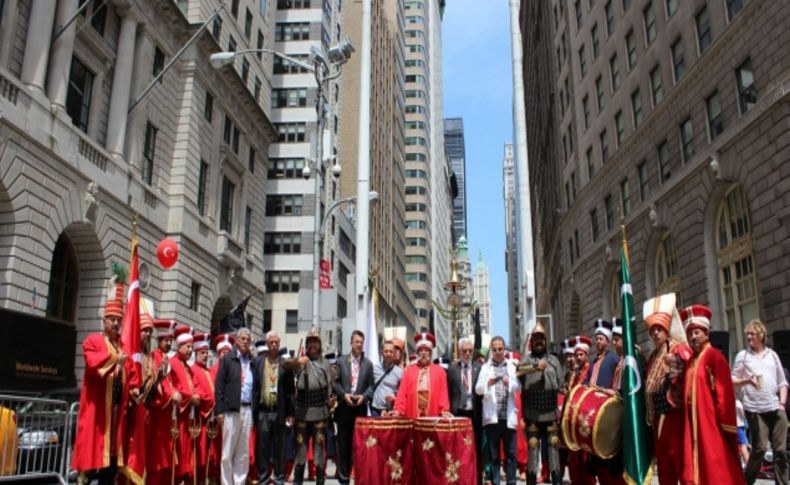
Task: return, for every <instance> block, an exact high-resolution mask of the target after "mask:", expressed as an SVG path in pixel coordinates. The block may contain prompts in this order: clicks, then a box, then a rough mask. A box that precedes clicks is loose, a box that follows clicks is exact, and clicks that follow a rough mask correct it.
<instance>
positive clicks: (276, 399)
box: [254, 331, 294, 485]
mask: <svg viewBox="0 0 790 485" xmlns="http://www.w3.org/2000/svg"><path fill="white" fill-rule="evenodd" d="M266 346H267V351H266V353H265V354H261V355H259V356H258V358H257V359H256V360H255V364H254V365H255V373H256V374H257V376H258V379H257V380H256V384H257V385H256V387H255V402H257V403H258V406H257V415H256V425H257V431H258V435H257V438H256V445H255V464H256V466H257V468H258V483H262V484H268V483H269V480H270V479H271V478H273V479H274V483H275V484H276V485H282V484H284V483H285V444H284V442H283V438H284V437H285V435H286V434H287V433H288V429H289V428H290V427H291V426H293V421H294V401H293V394H294V376H293V372H291V371H290V370H287V369H285V367H284V366H283V365H282V364H283V358H282V357H281V356H280V335H279V334H277V332H275V331H270V332H269V333H267V334H266ZM270 465H271V466H272V467H273V469H274V473H273V477H272V474H270V473H269V466H270Z"/></svg>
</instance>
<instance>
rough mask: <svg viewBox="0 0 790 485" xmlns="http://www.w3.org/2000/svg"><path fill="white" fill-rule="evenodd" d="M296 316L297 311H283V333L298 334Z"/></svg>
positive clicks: (297, 318)
mask: <svg viewBox="0 0 790 485" xmlns="http://www.w3.org/2000/svg"><path fill="white" fill-rule="evenodd" d="M298 315H299V311H298V310H285V333H299V316H298Z"/></svg>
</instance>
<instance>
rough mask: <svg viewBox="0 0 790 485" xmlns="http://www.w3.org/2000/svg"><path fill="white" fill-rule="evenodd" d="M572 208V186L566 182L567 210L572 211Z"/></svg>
mask: <svg viewBox="0 0 790 485" xmlns="http://www.w3.org/2000/svg"><path fill="white" fill-rule="evenodd" d="M570 207H571V184H570V183H568V182H565V208H566V209H570Z"/></svg>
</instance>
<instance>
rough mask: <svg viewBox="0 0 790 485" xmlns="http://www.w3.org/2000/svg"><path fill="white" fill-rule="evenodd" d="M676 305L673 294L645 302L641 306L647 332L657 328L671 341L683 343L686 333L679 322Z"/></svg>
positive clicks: (675, 297)
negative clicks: (666, 334) (664, 332)
mask: <svg viewBox="0 0 790 485" xmlns="http://www.w3.org/2000/svg"><path fill="white" fill-rule="evenodd" d="M676 304H677V296H676V295H675V294H674V293H667V294H666V295H660V296H657V297H655V298H651V299H649V300H647V301H646V302H645V304H644V305H643V306H642V315H643V317H644V319H645V325H647V330H648V332H649V331H650V330H652V329H653V327H655V326H659V327H661V328H663V329H664V331H666V332H667V333H668V334H669V337H670V338H671V339H672V340H675V341H678V342H685V341H686V333H685V332H684V331H683V323H682V322H681V321H680V315H679V314H678V309H677V307H676V306H675V305H676Z"/></svg>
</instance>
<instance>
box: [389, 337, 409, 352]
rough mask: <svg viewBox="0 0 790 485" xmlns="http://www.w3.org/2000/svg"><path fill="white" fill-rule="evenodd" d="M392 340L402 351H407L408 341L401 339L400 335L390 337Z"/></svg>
mask: <svg viewBox="0 0 790 485" xmlns="http://www.w3.org/2000/svg"><path fill="white" fill-rule="evenodd" d="M390 342H392V345H394V346H395V347H397V348H399V349H400V351H401V352H405V351H406V342H404V341H403V340H401V339H399V338H398V337H392V339H390Z"/></svg>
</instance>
